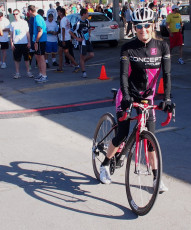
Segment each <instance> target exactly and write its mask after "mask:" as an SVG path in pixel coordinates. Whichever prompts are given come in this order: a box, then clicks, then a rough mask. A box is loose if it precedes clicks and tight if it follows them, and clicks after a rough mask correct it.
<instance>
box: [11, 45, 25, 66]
mask: <svg viewBox="0 0 191 230" xmlns="http://www.w3.org/2000/svg"><path fill="white" fill-rule="evenodd" d="M14 46H15V49H14V50H13V57H14V60H15V61H16V62H20V61H21V58H22V56H23V57H24V61H28V60H29V48H28V47H27V44H14Z"/></svg>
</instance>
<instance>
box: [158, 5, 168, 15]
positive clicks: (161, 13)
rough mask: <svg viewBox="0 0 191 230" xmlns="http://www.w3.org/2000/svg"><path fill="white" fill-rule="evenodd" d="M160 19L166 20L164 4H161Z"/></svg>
mask: <svg viewBox="0 0 191 230" xmlns="http://www.w3.org/2000/svg"><path fill="white" fill-rule="evenodd" d="M160 17H161V18H166V17H167V9H166V6H165V4H162V8H161V9H160Z"/></svg>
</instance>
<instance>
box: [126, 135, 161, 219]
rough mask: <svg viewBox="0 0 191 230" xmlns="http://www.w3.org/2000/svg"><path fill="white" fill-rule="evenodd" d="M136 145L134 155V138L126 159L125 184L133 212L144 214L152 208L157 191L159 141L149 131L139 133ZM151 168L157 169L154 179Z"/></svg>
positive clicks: (159, 161)
mask: <svg viewBox="0 0 191 230" xmlns="http://www.w3.org/2000/svg"><path fill="white" fill-rule="evenodd" d="M138 146H139V147H138V154H137V155H136V140H135V139H134V141H133V144H132V145H131V148H130V152H129V155H128V159H127V164H126V175H125V184H126V192H127V199H128V202H129V205H130V206H131V208H132V210H133V212H135V213H136V214H137V215H146V214H147V213H148V212H149V211H150V210H151V209H152V207H153V205H154V203H155V201H156V198H157V195H158V192H159V184H160V179H161V173H162V157H161V150H160V146H159V143H158V141H157V139H156V137H155V136H154V135H153V134H152V133H151V132H149V131H143V132H142V133H141V134H140V139H139V143H138ZM148 151H149V152H148ZM135 162H136V164H135ZM151 166H152V167H153V168H152V167H151ZM152 169H157V175H156V180H155V181H154V180H153V173H152Z"/></svg>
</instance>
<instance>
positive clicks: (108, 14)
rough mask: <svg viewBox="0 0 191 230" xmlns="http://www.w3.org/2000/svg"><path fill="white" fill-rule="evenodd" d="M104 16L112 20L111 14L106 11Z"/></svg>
mask: <svg viewBox="0 0 191 230" xmlns="http://www.w3.org/2000/svg"><path fill="white" fill-rule="evenodd" d="M104 13H105V15H106V16H107V17H108V18H110V19H111V20H112V17H113V16H112V13H111V12H109V11H108V9H105V10H104Z"/></svg>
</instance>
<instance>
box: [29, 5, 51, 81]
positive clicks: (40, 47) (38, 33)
mask: <svg viewBox="0 0 191 230" xmlns="http://www.w3.org/2000/svg"><path fill="white" fill-rule="evenodd" d="M28 12H29V14H30V16H32V17H34V23H33V38H32V40H33V42H34V49H35V58H36V60H37V63H38V68H39V75H38V76H37V77H36V78H35V81H36V82H37V83H44V82H46V81H47V75H46V62H45V57H44V55H45V49H46V41H47V30H46V23H45V21H44V18H43V17H42V16H41V15H39V14H37V12H36V8H35V6H33V5H30V6H28Z"/></svg>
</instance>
